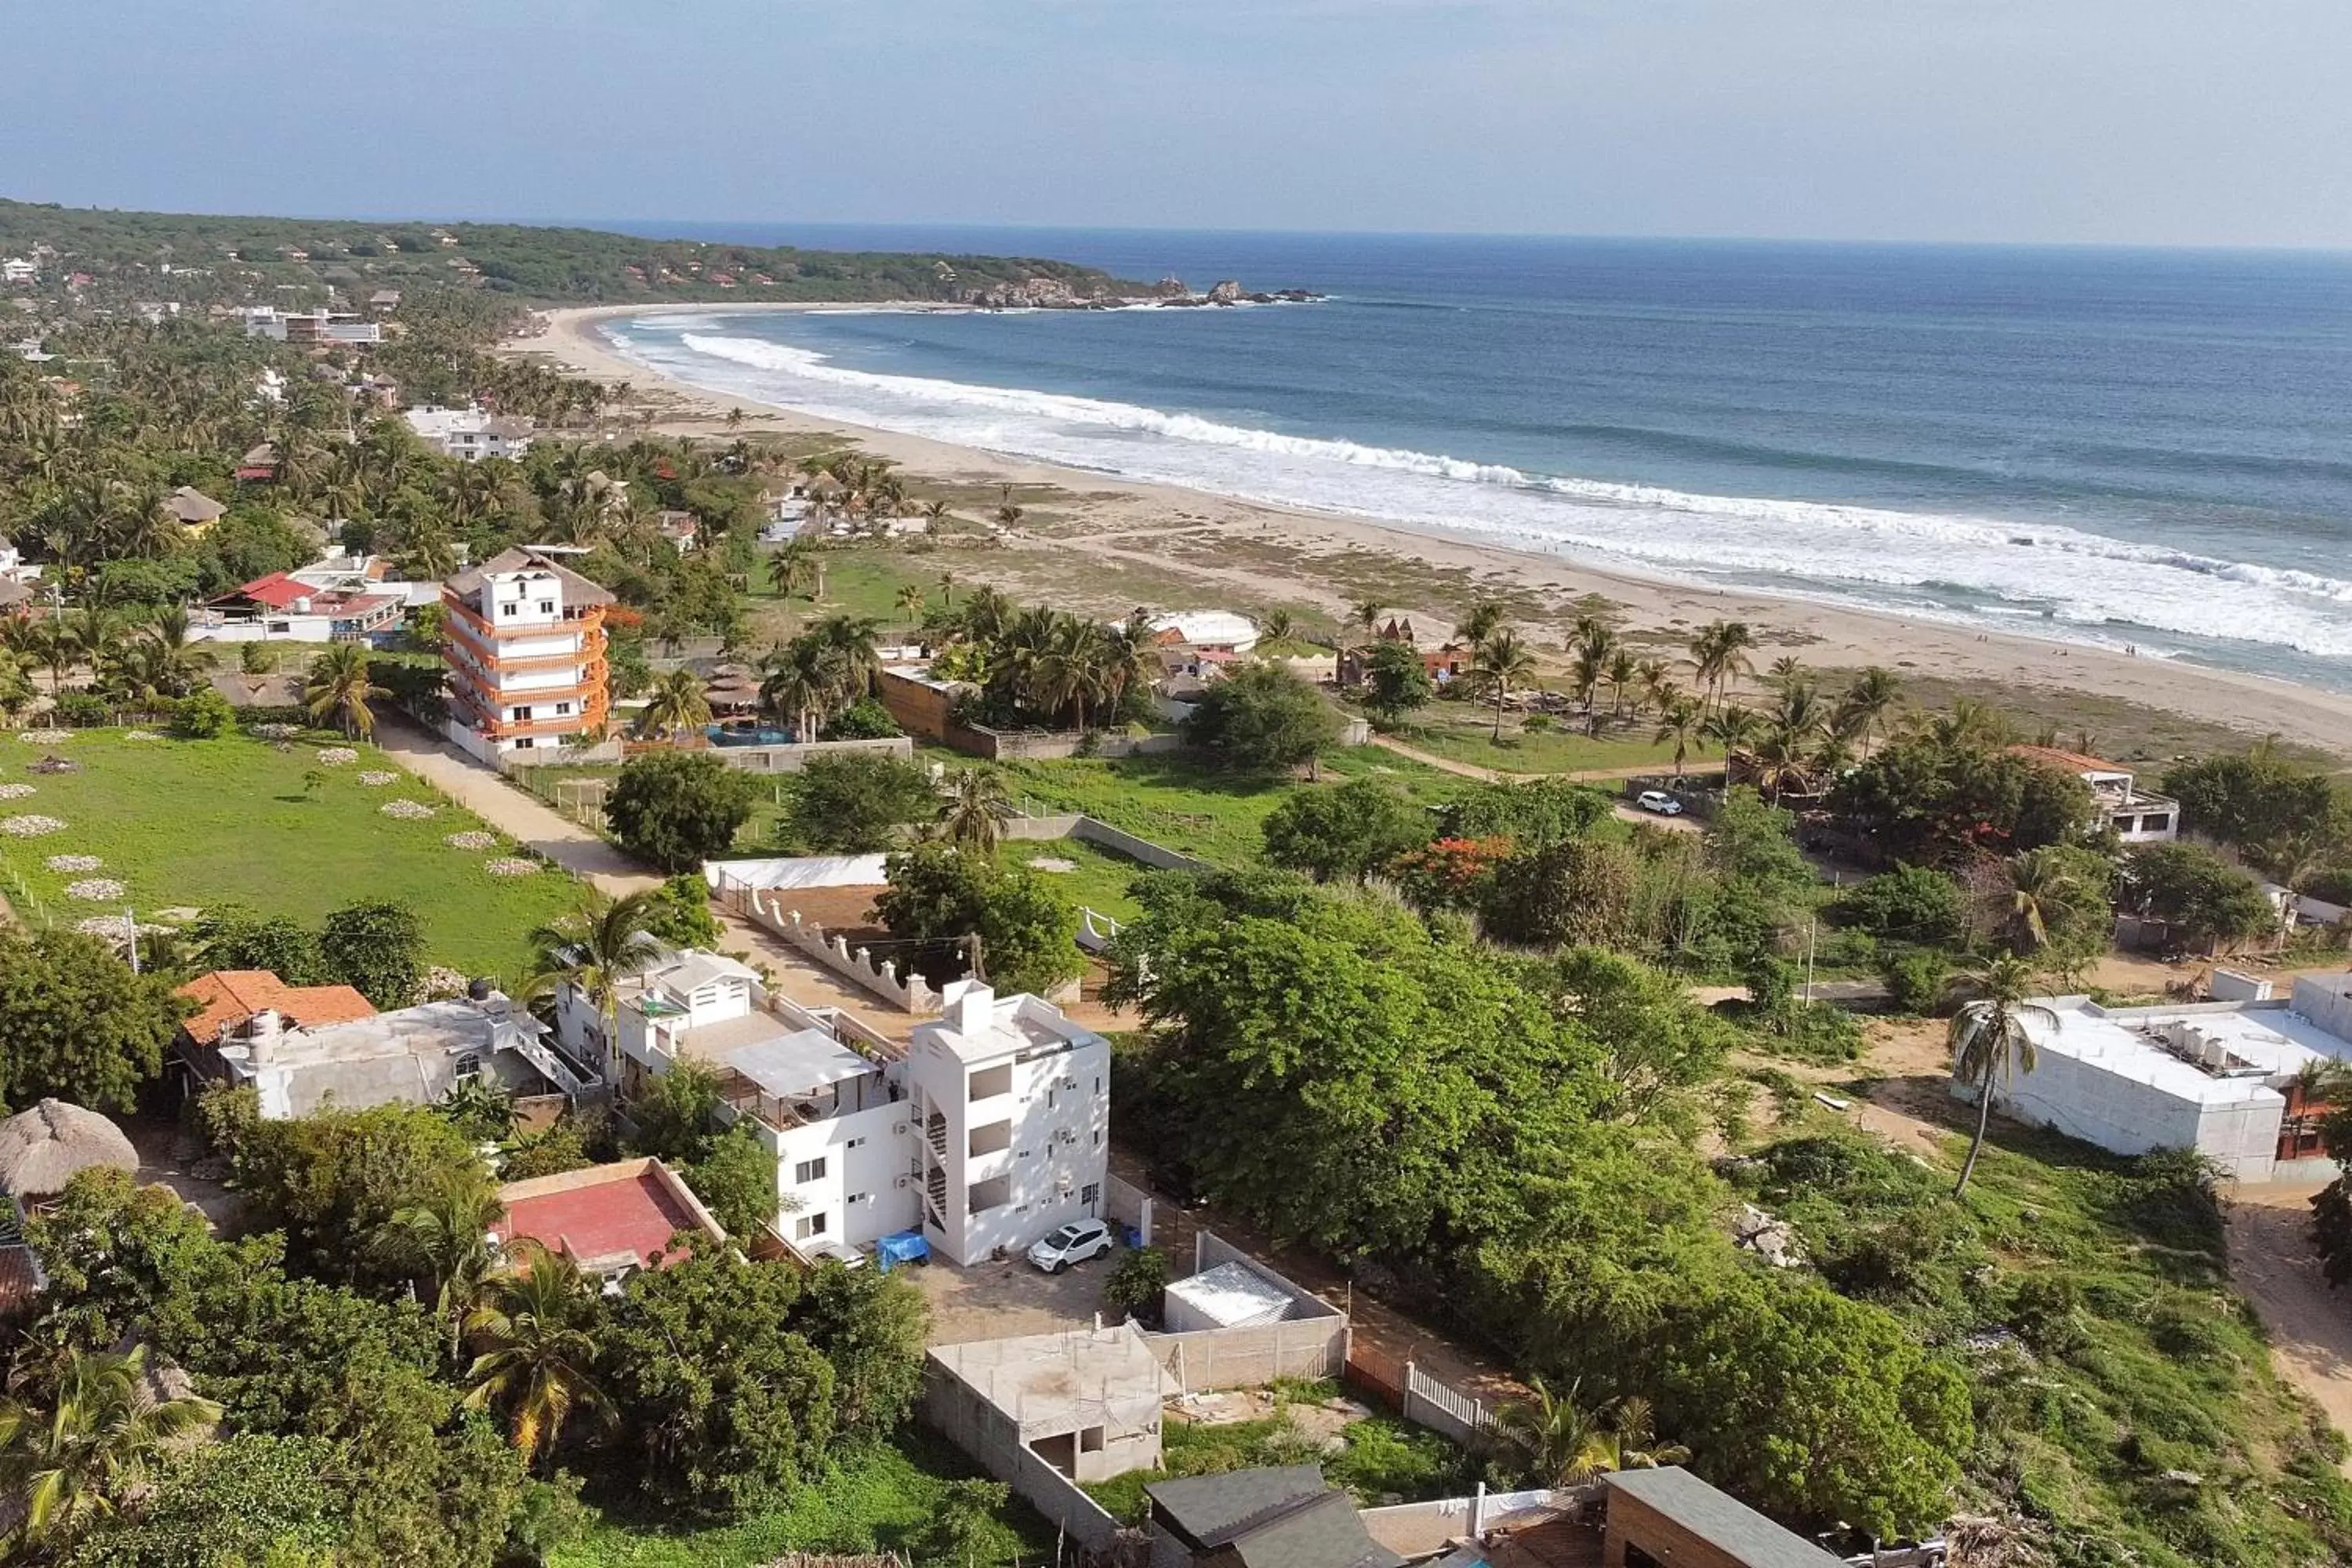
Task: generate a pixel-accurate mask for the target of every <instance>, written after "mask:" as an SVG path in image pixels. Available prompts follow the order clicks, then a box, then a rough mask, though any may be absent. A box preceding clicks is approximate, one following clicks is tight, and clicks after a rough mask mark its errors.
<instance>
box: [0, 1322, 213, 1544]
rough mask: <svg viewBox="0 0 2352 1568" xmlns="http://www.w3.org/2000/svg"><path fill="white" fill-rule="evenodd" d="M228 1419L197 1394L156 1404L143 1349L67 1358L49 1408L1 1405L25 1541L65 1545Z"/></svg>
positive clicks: (9, 1488) (0, 1451)
mask: <svg viewBox="0 0 2352 1568" xmlns="http://www.w3.org/2000/svg"><path fill="white" fill-rule="evenodd" d="M220 1415H221V1407H220V1406H219V1405H215V1404H214V1403H213V1402H212V1401H211V1400H209V1399H200V1398H197V1397H196V1396H194V1395H193V1394H186V1395H180V1396H177V1397H164V1398H156V1397H154V1396H153V1394H151V1393H150V1391H149V1387H148V1378H147V1347H146V1346H145V1345H143V1344H142V1345H133V1346H132V1347H131V1350H130V1351H129V1352H125V1353H122V1354H115V1353H112V1352H90V1351H79V1350H76V1351H70V1352H68V1354H67V1359H66V1362H65V1364H64V1367H63V1369H62V1370H61V1372H60V1373H59V1375H58V1391H57V1397H56V1399H55V1401H54V1402H53V1403H52V1404H51V1405H50V1407H49V1408H48V1409H47V1410H46V1411H43V1410H40V1409H37V1408H35V1407H34V1406H32V1405H28V1404H25V1403H22V1402H20V1401H17V1400H14V1399H11V1400H6V1401H0V1489H5V1490H6V1492H7V1493H8V1495H9V1496H10V1497H11V1498H13V1499H14V1500H15V1501H16V1505H17V1506H18V1507H19V1508H21V1509H22V1510H23V1517H22V1520H21V1522H20V1523H19V1524H18V1525H17V1527H16V1531H17V1535H18V1538H19V1539H20V1540H21V1541H22V1542H26V1543H32V1544H38V1543H46V1542H55V1541H62V1540H65V1539H68V1538H69V1537H71V1536H72V1535H73V1534H75V1533H76V1532H77V1531H79V1530H81V1529H82V1528H83V1527H84V1526H86V1525H88V1524H89V1523H91V1522H92V1521H96V1520H99V1519H102V1518H104V1517H105V1516H107V1515H109V1514H110V1513H112V1512H114V1511H115V1509H116V1508H117V1506H118V1505H119V1504H120V1503H121V1501H122V1500H123V1497H124V1496H125V1494H127V1493H129V1492H131V1491H132V1490H134V1489H137V1488H139V1487H140V1486H142V1484H144V1483H145V1481H146V1480H147V1479H148V1477H149V1476H151V1475H152V1473H153V1472H154V1470H155V1468H156V1466H157V1465H158V1463H159V1462H160V1461H161V1459H162V1458H163V1456H164V1455H165V1454H166V1453H167V1452H168V1451H169V1450H170V1449H171V1448H172V1447H173V1446H175V1445H177V1444H180V1443H184V1442H185V1441H187V1440H188V1439H190V1438H192V1437H194V1436H198V1435H200V1434H202V1433H204V1432H205V1431H207V1430H209V1429H210V1428H211V1426H212V1425H213V1424H214V1423H215V1422H216V1421H218V1420H219V1419H220Z"/></svg>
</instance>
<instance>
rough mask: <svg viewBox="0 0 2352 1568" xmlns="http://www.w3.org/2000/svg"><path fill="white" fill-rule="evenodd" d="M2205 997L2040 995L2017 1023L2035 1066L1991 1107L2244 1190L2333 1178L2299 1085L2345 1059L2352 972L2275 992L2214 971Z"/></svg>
mask: <svg viewBox="0 0 2352 1568" xmlns="http://www.w3.org/2000/svg"><path fill="white" fill-rule="evenodd" d="M2215 989H2216V992H2217V994H2221V996H2223V997H2224V998H2226V999H2224V1000H2220V1001H2212V1002H2197V1003H2183V1004H2170V1005H2162V1006H2154V1007H2104V1006H2101V1005H2099V1004H2098V1003H2096V1002H2094V1001H2092V1000H2091V999H2090V998H2089V997H2087V996H2053V997H2045V998H2043V999H2042V1002H2041V1004H2040V1005H2042V1007H2045V1008H2047V1009H2048V1010H2049V1015H2050V1016H2046V1017H2045V1016H2038V1015H2032V1014H2029V1015H2027V1016H2026V1019H2025V1027H2026V1032H2027V1033H2028V1034H2029V1035H2030V1036H2031V1037H2032V1040H2033V1047H2034V1062H2033V1068H2032V1071H2030V1072H2029V1071H2025V1070H2023V1069H2022V1068H2021V1067H2020V1065H2019V1064H2018V1063H2017V1062H2015V1061H2014V1060H2012V1062H2011V1072H2010V1073H2009V1075H2008V1076H2007V1077H2005V1078H2003V1079H1996V1081H1995V1083H1994V1086H1993V1105H1994V1107H1995V1109H1997V1110H2001V1111H2002V1112H2004V1113H2006V1114H2007V1115H2009V1116H2011V1117H2013V1118H2015V1119H2016V1120H2018V1121H2024V1122H2027V1123H2030V1124H2032V1125H2034V1126H2037V1127H2048V1128H2051V1129H2053V1130H2054V1131H2060V1132H2063V1133H2065V1134H2067V1135H2068V1136H2069V1137H2074V1138H2079V1139H2081V1140H2083V1141H2084V1142H2086V1143H2094V1144H2096V1145H2097V1146H2099V1147H2100V1148H2102V1149H2105V1150H2109V1151H2111V1152H2115V1153H2118V1154H2145V1153H2148V1152H2152V1151H2155V1150H2158V1149H2193V1150H2195V1151H2197V1152H2199V1153H2200V1154H2204V1155H2206V1156H2207V1157H2209V1158H2210V1159H2211V1160H2212V1161H2213V1162H2214V1163H2216V1164H2217V1165H2219V1166H2220V1167H2221V1171H2222V1172H2223V1173H2225V1174H2227V1175H2230V1176H2232V1177H2235V1178H2236V1179H2237V1180H2239V1181H2242V1182H2270V1181H2301V1180H2326V1179H2328V1178H2331V1177H2332V1176H2333V1175H2334V1174H2335V1173H2336V1166H2335V1163H2334V1162H2332V1161H2330V1160H2328V1159H2327V1157H2326V1153H2325V1152H2324V1151H2323V1150H2322V1149H2321V1147H2320V1143H2319V1137H2318V1122H2319V1119H2320V1116H2321V1115H2322V1114H2323V1113H2324V1112H2325V1110H2326V1105H2325V1103H2324V1102H2323V1101H2321V1100H2316V1099H2314V1098H2312V1097H2311V1096H2309V1095H2308V1094H2307V1093H2306V1088H2305V1069H2306V1068H2309V1067H2311V1066H2313V1065H2314V1064H2318V1065H2323V1066H2325V1065H2332V1064H2334V1063H2336V1062H2343V1061H2347V1060H2352V974H2320V975H2311V974H2305V975H2298V976H2296V977H2295V980H2294V986H2293V989H2292V992H2291V994H2289V995H2287V996H2285V997H2280V996H2277V995H2274V994H2273V990H2272V985H2271V983H2270V982H2268V981H2255V980H2252V979H2249V978H2247V977H2244V976H2236V975H2232V974H2231V973H2229V972H2228V971H2222V972H2220V973H2219V974H2217V976H2216V982H2215ZM1953 1093H1954V1094H1956V1095H1958V1096H1959V1097H1960V1098H1962V1099H1965V1100H1971V1101H1973V1100H1974V1099H1975V1091H1974V1089H1972V1088H1970V1087H1968V1086H1963V1085H1960V1084H1958V1083H1957V1082H1955V1083H1954V1085H1953Z"/></svg>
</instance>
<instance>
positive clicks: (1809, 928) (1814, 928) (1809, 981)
mask: <svg viewBox="0 0 2352 1568" xmlns="http://www.w3.org/2000/svg"><path fill="white" fill-rule="evenodd" d="M1821 926H1822V921H1821V917H1820V916H1818V915H1808V916H1806V917H1805V1005H1806V1006H1808V1007H1810V1006H1811V1005H1813V938H1814V937H1815V936H1816V935H1817V934H1818V933H1819V932H1820V931H1821Z"/></svg>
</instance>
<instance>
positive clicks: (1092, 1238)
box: [1029, 1219, 1112, 1274]
mask: <svg viewBox="0 0 2352 1568" xmlns="http://www.w3.org/2000/svg"><path fill="white" fill-rule="evenodd" d="M1111 1247H1112V1242H1111V1236H1110V1226H1107V1225H1105V1224H1103V1222H1102V1221H1100V1220H1098V1219H1074V1220H1072V1221H1071V1222H1070V1223H1069V1224H1067V1225H1066V1226H1063V1227H1062V1228H1061V1229H1059V1230H1057V1231H1055V1232H1054V1234H1053V1235H1051V1236H1048V1237H1043V1238H1041V1239H1040V1240H1038V1241H1037V1243H1036V1244H1035V1245H1034V1246H1033V1247H1030V1248H1029V1261H1030V1262H1032V1263H1034V1264H1035V1265H1036V1266H1037V1267H1038V1268H1042V1269H1044V1270H1045V1272H1046V1273H1048V1274H1059V1273H1060V1272H1061V1271H1062V1270H1063V1269H1065V1268H1068V1267H1069V1266H1070V1265H1071V1264H1073V1263H1084V1262H1086V1261H1087V1260H1088V1259H1089V1258H1100V1257H1102V1256H1103V1255H1104V1254H1106V1253H1108V1251H1110V1249H1111Z"/></svg>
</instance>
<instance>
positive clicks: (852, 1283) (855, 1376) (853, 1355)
mask: <svg viewBox="0 0 2352 1568" xmlns="http://www.w3.org/2000/svg"><path fill="white" fill-rule="evenodd" d="M793 1329H794V1330H795V1331H798V1332H799V1333H800V1334H802V1335H803V1337H805V1338H806V1339H807V1340H808V1342H810V1343H811V1344H813V1345H814V1346H816V1348H817V1350H818V1351H819V1352H822V1353H823V1354H824V1358H825V1360H827V1361H828V1362H831V1363H833V1392H834V1419H835V1425H836V1426H837V1427H838V1429H839V1430H840V1432H841V1433H842V1435H843V1436H862V1437H878V1436H887V1434H889V1433H890V1432H893V1431H895V1430H897V1428H898V1426H899V1424H900V1423H901V1422H903V1421H905V1420H906V1418H907V1417H908V1415H910V1414H912V1413H913V1411H914V1407H915V1400H916V1397H917V1395H919V1394H920V1393H921V1392H922V1386H923V1356H924V1349H925V1344H926V1342H927V1340H928V1338H929V1331H930V1308H929V1305H928V1303H927V1302H926V1301H925V1300H924V1297H923V1293H922V1291H921V1290H920V1289H918V1288H917V1287H916V1286H915V1285H914V1284H913V1283H912V1282H911V1281H910V1280H908V1278H907V1276H906V1275H905V1274H904V1273H903V1272H892V1273H888V1274H885V1273H883V1272H882V1271H881V1270H880V1269H878V1268H845V1267H843V1266H842V1265H841V1264H839V1263H836V1262H832V1261H827V1262H824V1263H822V1264H819V1265H818V1266H817V1268H815V1269H814V1271H812V1272H811V1273H810V1274H809V1276H808V1278H807V1279H806V1281H805V1282H804V1283H803V1288H802V1295H801V1300H800V1301H799V1302H798V1303H797V1304H796V1305H795V1307H794V1308H793Z"/></svg>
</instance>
